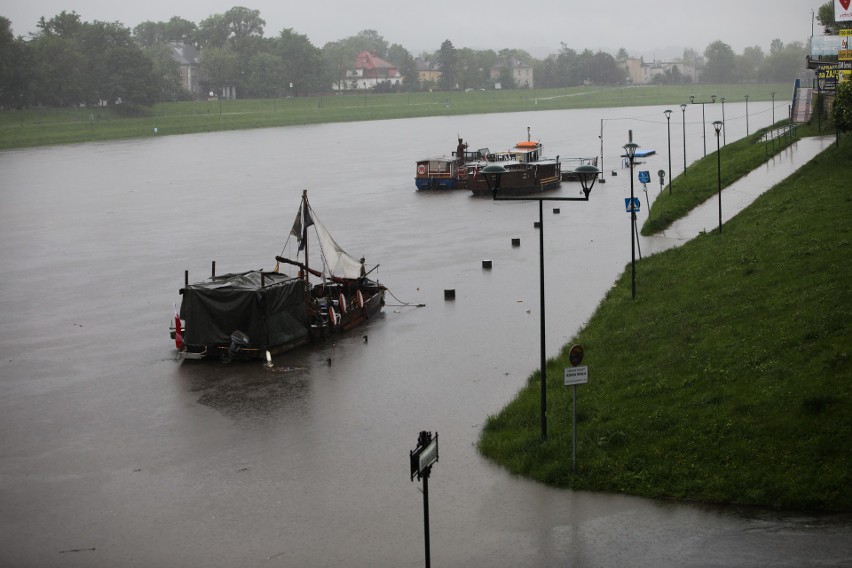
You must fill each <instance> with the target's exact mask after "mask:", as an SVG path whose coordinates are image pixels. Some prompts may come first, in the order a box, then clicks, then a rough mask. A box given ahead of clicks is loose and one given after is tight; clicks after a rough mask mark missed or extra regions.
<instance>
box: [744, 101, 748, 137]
mask: <svg viewBox="0 0 852 568" xmlns="http://www.w3.org/2000/svg"><path fill="white" fill-rule="evenodd" d="M745 100H746V136H748V95H746V96H745Z"/></svg>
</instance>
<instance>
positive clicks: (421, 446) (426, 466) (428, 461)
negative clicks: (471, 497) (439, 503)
mask: <svg viewBox="0 0 852 568" xmlns="http://www.w3.org/2000/svg"><path fill="white" fill-rule="evenodd" d="M408 460H409V463H410V465H411V481H414V477H415V476H417V479H422V480H423V535H424V545H425V548H426V568H430V566H431V558H430V554H429V474H431V473H432V464H434V463H435V462H437V461H438V433H437V432H435V436H434V437H433V436H432V432H427V431H425V430H423V431H421V432H420V435H419V436H418V437H417V447H416V448H414V449H413V450H411V451H410V452H408Z"/></svg>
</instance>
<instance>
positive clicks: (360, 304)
mask: <svg viewBox="0 0 852 568" xmlns="http://www.w3.org/2000/svg"><path fill="white" fill-rule="evenodd" d="M355 303H357V304H358V307H359V308H363V307H364V294H362V293H361V290H358V293H357V294H355Z"/></svg>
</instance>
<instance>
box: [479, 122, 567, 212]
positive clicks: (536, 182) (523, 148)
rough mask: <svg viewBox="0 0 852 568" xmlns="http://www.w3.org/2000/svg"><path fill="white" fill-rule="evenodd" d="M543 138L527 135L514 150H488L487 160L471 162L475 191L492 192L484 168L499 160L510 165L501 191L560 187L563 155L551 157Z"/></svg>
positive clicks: (539, 190) (543, 189) (515, 193)
mask: <svg viewBox="0 0 852 568" xmlns="http://www.w3.org/2000/svg"><path fill="white" fill-rule="evenodd" d="M543 152H544V150H543V147H542V144H541V142H538V141H535V140H531V139H530V136H529V129H527V139H526V140H524V141H521V142H518V143H517V144H515V146H514V147H513V148H512V149H511V150H506V151H501V152H494V153H491V154H488V156H486V157H485V159H484V160H480V161H477V162H473V163H470V164H468V165H467V172H468V173H467V177H468V181H467V186H468V189H470V190H471V192H472V193H473V194H474V195H485V196H489V197H490V196H491V191H490V190H489V188H488V182H487V181H486V180H485V176H483V175H482V174H481V173H480V171H481V170H482V168H484V167H485V166H487V165H489V164H495V163H496V164H499V165H501V166H503V167H504V168H505V169H506V172H505V173H504V174H503V177H502V180H501V182H500V192H501V193H503V194H505V195H513V194H514V195H523V194H528V193H538V192H541V191H545V190H548V189H555V188H557V187H559V185H560V183H561V182H562V170H561V163H560V161H559V156H557V157H556V158H547V157H545V156H544V154H543Z"/></svg>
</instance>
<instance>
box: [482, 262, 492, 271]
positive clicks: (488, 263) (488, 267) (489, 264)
mask: <svg viewBox="0 0 852 568" xmlns="http://www.w3.org/2000/svg"><path fill="white" fill-rule="evenodd" d="M482 268H484V269H486V270H491V261H490V260H483V261H482Z"/></svg>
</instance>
